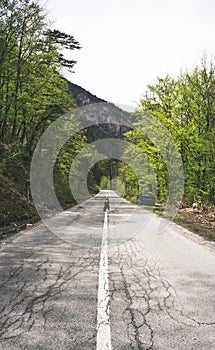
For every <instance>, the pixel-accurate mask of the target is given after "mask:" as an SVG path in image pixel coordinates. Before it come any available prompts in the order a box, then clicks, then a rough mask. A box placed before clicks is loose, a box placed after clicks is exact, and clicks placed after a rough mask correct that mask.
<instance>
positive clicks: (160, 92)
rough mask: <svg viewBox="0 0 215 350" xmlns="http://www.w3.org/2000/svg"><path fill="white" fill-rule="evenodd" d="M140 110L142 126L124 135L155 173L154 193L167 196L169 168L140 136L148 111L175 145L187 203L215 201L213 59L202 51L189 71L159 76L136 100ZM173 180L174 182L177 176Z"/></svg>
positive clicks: (127, 172) (127, 173)
mask: <svg viewBox="0 0 215 350" xmlns="http://www.w3.org/2000/svg"><path fill="white" fill-rule="evenodd" d="M139 113H140V116H139V121H138V123H137V125H138V126H139V127H140V130H141V131H142V132H139V131H132V132H129V133H127V135H126V138H127V139H128V140H129V141H131V142H133V143H134V144H135V145H136V146H137V147H138V148H140V149H141V150H142V151H143V152H144V153H145V155H146V156H147V158H148V160H149V163H150V165H151V168H152V169H153V170H154V172H155V174H156V177H157V191H158V199H160V200H166V198H167V196H168V169H167V168H166V166H165V161H164V159H163V157H162V156H163V155H162V154H161V152H160V151H161V150H160V149H159V147H157V145H156V143H153V140H152V139H151V138H150V140H149V138H147V136H145V137H144V136H143V134H144V131H145V130H144V127H142V126H143V125H145V118H146V115H147V113H148V114H149V115H152V116H154V117H156V118H157V120H158V121H159V122H161V123H162V125H163V126H164V127H165V128H166V129H167V130H168V133H169V134H170V135H171V137H172V138H173V140H174V143H175V144H176V145H177V147H178V149H179V151H180V154H181V158H182V160H183V166H184V171H185V193H184V200H185V202H186V203H188V204H189V203H192V202H193V201H201V202H205V203H211V204H214V203H215V181H214V180H215V175H214V174H215V65H214V63H213V62H210V63H208V62H207V59H206V58H205V57H204V58H203V60H202V63H201V66H200V67H196V68H195V69H194V70H193V72H191V73H188V72H187V73H185V74H181V75H180V76H179V78H178V79H176V80H174V79H172V78H170V77H169V76H167V77H166V78H164V79H161V78H158V82H157V84H156V85H153V86H152V85H149V86H148V92H147V94H146V96H145V98H143V99H142V100H141V108H140V110H139ZM158 129H159V128H157V133H159V130H158ZM162 143H163V144H164V145H165V144H166V149H168V144H167V140H165V138H163V139H162ZM166 158H167V159H169V160H171V154H166V155H165V159H166ZM142 165H143V164H141V165H140V166H142ZM137 168H138V167H137ZM173 170H174V169H173ZM121 171H122V173H123V174H124V175H123V176H124V178H125V179H126V181H128V180H129V179H130V178H132V176H133V178H134V175H131V172H130V170H128V169H127V168H126V166H124V167H123V168H122V170H121ZM146 180H147V179H146ZM131 181H133V180H131ZM175 181H176V182H177V176H176V177H175ZM133 193H136V189H133Z"/></svg>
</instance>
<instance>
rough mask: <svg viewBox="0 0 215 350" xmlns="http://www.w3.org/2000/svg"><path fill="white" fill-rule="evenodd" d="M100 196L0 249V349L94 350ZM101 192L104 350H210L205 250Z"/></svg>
mask: <svg viewBox="0 0 215 350" xmlns="http://www.w3.org/2000/svg"><path fill="white" fill-rule="evenodd" d="M105 194H106V193H105V192H102V191H101V192H100V194H99V195H98V196H97V197H95V199H91V200H89V201H88V203H87V208H89V209H90V208H93V210H94V211H93V212H92V211H89V210H86V209H84V208H81V207H79V206H76V207H74V208H72V209H71V210H67V211H66V212H64V213H62V214H59V215H57V216H56V218H55V219H54V220H52V223H51V225H55V228H56V227H57V230H56V232H58V233H59V237H58V236H56V235H55V234H53V233H52V232H51V231H50V230H49V229H48V228H47V227H46V225H45V224H43V223H41V224H39V225H37V226H36V227H34V228H33V229H29V230H26V231H22V232H19V233H18V234H16V235H14V236H13V237H11V238H9V239H7V240H5V241H3V242H1V249H0V295H1V298H0V349H2V350H9V349H10V350H16V349H25V350H31V349H32V350H33V349H38V350H39V349H41V350H42V349H48V350H49V349H54V350H55V349H58V348H59V347H60V348H61V349H66V350H67V349H68V350H73V349H74V350H76V349H77V350H79V349H80V350H85V349H90V350H91V349H92V350H94V349H97V350H101V349H98V348H97V344H96V336H97V334H96V329H97V328H98V325H97V308H98V297H97V295H98V282H99V268H100V254H101V242H102V234H103V222H104V213H103V204H104V198H105ZM108 194H109V199H110V212H109V233H108V235H109V236H108V272H107V273H108V279H109V283H108V284H107V285H108V291H107V295H108V296H109V300H108V308H109V309H110V315H108V319H109V323H110V329H111V344H112V350H127V349H128V350H129V349H134V350H143V349H144V350H164V349H165V350H172V349H179V350H182V349H189V350H194V349H195V350H196V349H197V350H198V349H199V350H200V349H201V350H209V349H210V350H212V349H215V294H214V290H215V278H214V271H215V248H214V246H213V244H212V243H208V244H205V242H204V241H203V240H202V239H200V238H197V237H196V236H195V235H193V234H191V233H189V232H188V231H187V230H185V229H182V228H179V227H178V226H177V225H175V224H170V225H167V221H165V220H164V219H162V218H158V217H157V216H156V215H154V214H152V213H149V212H147V211H146V210H144V209H142V208H140V207H137V206H135V205H132V204H131V203H128V202H126V201H125V200H123V199H122V198H119V197H118V196H117V195H116V194H115V193H113V192H111V191H109V193H108ZM65 222H66V225H67V226H66V228H65ZM50 227H51V226H50ZM161 228H162V230H161ZM104 288H105V286H104ZM102 350H103V349H102Z"/></svg>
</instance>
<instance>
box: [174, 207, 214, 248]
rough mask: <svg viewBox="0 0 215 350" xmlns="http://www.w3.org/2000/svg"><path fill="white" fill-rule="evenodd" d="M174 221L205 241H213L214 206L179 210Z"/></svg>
mask: <svg viewBox="0 0 215 350" xmlns="http://www.w3.org/2000/svg"><path fill="white" fill-rule="evenodd" d="M174 221H175V223H177V224H179V225H181V226H183V227H185V228H187V229H189V230H190V231H192V232H194V233H197V234H198V235H200V236H202V237H203V238H205V239H207V240H210V241H215V206H210V207H205V206H204V208H202V209H199V210H196V209H193V208H185V209H180V210H179V211H178V213H177V215H176V217H175V219H174Z"/></svg>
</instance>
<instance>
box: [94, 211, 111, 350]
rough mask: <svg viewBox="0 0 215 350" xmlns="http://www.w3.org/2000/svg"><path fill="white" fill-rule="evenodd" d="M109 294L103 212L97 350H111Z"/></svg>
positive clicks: (106, 243)
mask: <svg viewBox="0 0 215 350" xmlns="http://www.w3.org/2000/svg"><path fill="white" fill-rule="evenodd" d="M109 303H110V292H109V281H108V211H107V210H106V212H105V218H104V226H103V234H102V247H101V257H100V270H99V287H98V308H97V347H96V349H97V350H111V334H110V307H109Z"/></svg>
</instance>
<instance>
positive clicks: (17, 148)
mask: <svg viewBox="0 0 215 350" xmlns="http://www.w3.org/2000/svg"><path fill="white" fill-rule="evenodd" d="M65 49H66V50H70V51H71V50H74V49H80V45H79V43H78V42H77V41H76V40H75V38H74V37H73V36H72V35H70V34H66V33H62V32H60V31H58V30H56V29H52V28H50V27H49V21H48V19H47V16H46V14H45V12H44V10H43V9H42V7H41V6H40V5H39V2H38V1H37V0H35V1H33V0H0V142H1V143H0V175H1V176H2V178H3V179H4V181H5V182H6V181H7V182H8V184H9V186H11V189H10V191H9V192H8V193H10V195H9V198H8V199H7V198H4V196H6V194H7V191H1V192H0V201H1V203H2V207H1V211H0V216H1V215H3V216H2V224H6V223H7V224H8V223H9V221H10V220H15V221H16V220H18V219H19V220H21V219H22V218H23V219H24V218H28V217H29V215H28V214H29V213H31V216H32V215H34V214H35V210H34V209H33V205H32V204H31V203H30V202H29V172H30V163H31V156H32V154H33V152H34V149H35V146H36V144H37V142H38V140H39V138H40V137H41V135H42V134H43V132H44V131H45V130H46V129H47V128H48V126H49V125H50V124H51V123H52V122H53V121H55V120H57V118H58V117H59V116H61V115H63V114H64V113H66V112H68V111H69V110H72V109H73V108H74V107H75V102H74V99H73V96H72V95H71V93H70V92H69V88H68V82H67V81H66V80H65V79H64V78H63V77H62V76H61V71H62V69H65V68H67V69H68V70H71V69H72V68H73V67H74V64H75V63H76V62H75V61H74V60H67V59H66V58H65V57H64V55H63V53H62V51H63V50H64V51H63V52H65ZM74 123H75V122H74ZM84 140H85V139H84V137H83V134H79V135H75V136H74V137H73V138H72V139H71V140H69V141H68V142H67V144H66V145H65V146H64V148H63V149H62V150H61V152H60V154H59V155H58V157H57V162H56V166H55V174H54V178H55V186H56V191H57V195H58V196H59V199H60V200H61V202H62V205H63V206H66V205H67V204H68V203H70V204H71V203H74V199H73V198H72V197H71V194H70V191H69V189H68V187H69V186H68V184H67V182H68V181H67V182H66V176H67V175H68V173H69V166H70V164H71V160H72V159H73V158H74V157H75V155H76V154H77V152H78V151H79V150H80V149H82V147H83V144H84ZM10 198H11V200H12V199H13V202H14V203H16V207H17V212H16V215H15V214H13V215H12V214H11V209H8V208H14V206H13V205H11V204H12V203H11V200H10ZM3 203H4V206H3ZM28 210H29V213H28V212H27V211H28ZM32 213H33V214H32Z"/></svg>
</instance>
